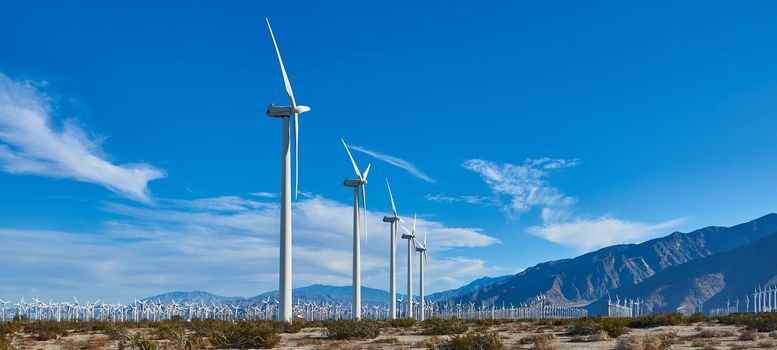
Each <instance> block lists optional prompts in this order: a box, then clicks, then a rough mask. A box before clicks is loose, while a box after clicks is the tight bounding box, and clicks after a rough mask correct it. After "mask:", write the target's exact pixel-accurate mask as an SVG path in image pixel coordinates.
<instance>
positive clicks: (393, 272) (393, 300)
mask: <svg viewBox="0 0 777 350" xmlns="http://www.w3.org/2000/svg"><path fill="white" fill-rule="evenodd" d="M386 187H388V192H389V198H390V199H391V209H392V210H393V211H394V216H384V217H383V222H388V223H389V224H390V225H391V236H390V237H389V241H390V242H391V243H390V245H391V247H390V248H389V254H390V255H391V259H390V260H391V267H390V269H389V270H390V271H389V313H390V316H389V318H391V319H395V318H396V317H397V222H404V220H402V218H400V217H399V215H397V206H396V205H395V204H394V195H393V194H391V185H390V184H389V181H388V179H386Z"/></svg>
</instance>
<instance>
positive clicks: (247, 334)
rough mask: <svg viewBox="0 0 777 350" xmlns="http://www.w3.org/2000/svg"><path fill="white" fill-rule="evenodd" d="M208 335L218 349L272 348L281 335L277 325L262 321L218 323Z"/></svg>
mask: <svg viewBox="0 0 777 350" xmlns="http://www.w3.org/2000/svg"><path fill="white" fill-rule="evenodd" d="M217 325H219V326H220V327H217V329H215V330H214V331H212V332H211V334H209V335H208V340H209V341H210V343H211V345H213V346H214V347H215V348H217V349H248V348H272V347H274V346H275V345H277V344H278V343H279V342H280V340H281V337H280V335H279V334H278V329H277V327H273V326H271V325H269V324H268V323H267V322H262V321H242V322H238V323H218V324H217Z"/></svg>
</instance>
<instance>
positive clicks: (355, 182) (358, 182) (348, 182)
mask: <svg viewBox="0 0 777 350" xmlns="http://www.w3.org/2000/svg"><path fill="white" fill-rule="evenodd" d="M366 183H367V181H364V180H351V179H348V178H346V179H345V180H343V186H345V187H359V186H361V185H364V184H366Z"/></svg>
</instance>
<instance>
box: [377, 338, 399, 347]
mask: <svg viewBox="0 0 777 350" xmlns="http://www.w3.org/2000/svg"><path fill="white" fill-rule="evenodd" d="M372 342H373V343H376V344H392V345H396V344H399V343H400V341H399V339H397V338H396V337H388V338H380V339H375V340H373V341H372Z"/></svg>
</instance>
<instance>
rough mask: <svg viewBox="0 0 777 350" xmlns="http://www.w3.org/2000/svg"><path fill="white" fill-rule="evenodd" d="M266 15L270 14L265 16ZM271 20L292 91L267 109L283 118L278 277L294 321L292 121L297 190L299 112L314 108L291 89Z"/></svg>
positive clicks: (283, 304)
mask: <svg viewBox="0 0 777 350" xmlns="http://www.w3.org/2000/svg"><path fill="white" fill-rule="evenodd" d="M265 19H266V18H265ZM266 20H267V28H269V29H270V37H272V43H273V45H274V46H275V53H277V54H278V63H280V65H281V73H283V82H284V84H285V85H286V93H287V94H288V95H289V102H290V103H291V106H287V107H282V106H276V105H274V104H270V105H269V106H267V111H266V112H265V113H266V114H267V116H268V117H270V118H281V119H283V127H282V128H281V139H282V148H281V159H282V160H281V244H280V250H281V254H280V272H279V273H278V275H279V278H278V279H279V281H278V285H279V286H278V291H279V294H280V297H281V301H280V308H279V310H278V316H279V319H280V320H283V321H286V322H291V307H292V305H291V303H292V301H291V193H290V192H291V152H290V151H291V143H290V142H289V138H290V137H289V136H290V135H289V134H290V131H291V129H290V125H289V122H290V120H289V119H291V118H292V117H293V118H294V152H295V156H294V167H295V175H294V179H295V187H294V191H295V192H294V193H295V195H294V196H295V198H296V194H297V193H298V191H299V188H298V185H299V176H298V175H299V147H298V145H299V115H300V114H302V113H305V112H307V111H309V110H310V107H308V106H302V105H297V102H296V101H295V100H294V92H293V91H292V90H291V83H290V82H289V76H288V75H286V68H285V67H284V66H283V59H282V58H281V51H280V50H279V49H278V42H277V41H275V34H273V32H272V27H271V26H270V20H269V19H266Z"/></svg>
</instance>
